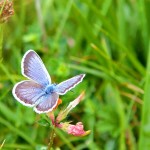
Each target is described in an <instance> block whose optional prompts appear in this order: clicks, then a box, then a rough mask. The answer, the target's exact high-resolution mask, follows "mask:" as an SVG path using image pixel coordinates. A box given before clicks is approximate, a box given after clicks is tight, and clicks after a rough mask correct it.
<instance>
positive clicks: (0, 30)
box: [0, 24, 3, 62]
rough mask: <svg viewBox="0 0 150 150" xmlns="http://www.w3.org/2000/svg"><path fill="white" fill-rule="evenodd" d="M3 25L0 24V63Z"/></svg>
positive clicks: (0, 59)
mask: <svg viewBox="0 0 150 150" xmlns="http://www.w3.org/2000/svg"><path fill="white" fill-rule="evenodd" d="M2 45H3V24H0V62H1V61H2Z"/></svg>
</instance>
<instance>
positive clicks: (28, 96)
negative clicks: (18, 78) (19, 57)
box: [12, 80, 43, 107]
mask: <svg viewBox="0 0 150 150" xmlns="http://www.w3.org/2000/svg"><path fill="white" fill-rule="evenodd" d="M42 89H43V87H42V85H40V84H37V83H36V82H33V81H29V80H26V81H22V82H19V83H17V84H16V85H15V86H14V88H13V90H12V93H13V96H14V97H15V98H16V100H17V101H19V102H20V103H21V104H23V105H25V106H29V107H33V106H34V105H35V104H36V103H37V102H38V100H39V98H40V97H41V96H42V95H43V91H42Z"/></svg>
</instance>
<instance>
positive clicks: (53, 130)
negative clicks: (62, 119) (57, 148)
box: [48, 126, 55, 150]
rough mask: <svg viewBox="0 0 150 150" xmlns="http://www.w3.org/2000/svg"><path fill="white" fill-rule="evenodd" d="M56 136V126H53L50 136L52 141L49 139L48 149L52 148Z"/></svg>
mask: <svg viewBox="0 0 150 150" xmlns="http://www.w3.org/2000/svg"><path fill="white" fill-rule="evenodd" d="M54 138H55V127H54V126H53V127H52V131H51V133H50V138H49V140H50V141H49V144H48V150H51V148H52V146H53V141H54Z"/></svg>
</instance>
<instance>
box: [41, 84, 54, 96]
mask: <svg viewBox="0 0 150 150" xmlns="http://www.w3.org/2000/svg"><path fill="white" fill-rule="evenodd" d="M55 90H56V84H49V85H47V86H46V88H45V90H44V91H45V93H46V94H52V93H54V92H55Z"/></svg>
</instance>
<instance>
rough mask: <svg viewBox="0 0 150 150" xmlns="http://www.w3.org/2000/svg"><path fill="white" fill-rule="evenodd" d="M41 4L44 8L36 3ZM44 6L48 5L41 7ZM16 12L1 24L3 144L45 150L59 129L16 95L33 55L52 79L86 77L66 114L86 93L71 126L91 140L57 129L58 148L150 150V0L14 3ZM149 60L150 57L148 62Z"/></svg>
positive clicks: (71, 94)
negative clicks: (48, 124) (52, 133)
mask: <svg viewBox="0 0 150 150" xmlns="http://www.w3.org/2000/svg"><path fill="white" fill-rule="evenodd" d="M35 2H36V3H35ZM39 6H40V7H39ZM14 10H15V14H14V15H13V16H12V17H11V18H10V19H9V21H8V22H6V23H3V24H0V144H2V143H3V142H4V140H5V142H4V145H3V149H37V150H38V149H41V148H42V147H45V146H47V145H48V141H49V135H50V130H51V128H49V127H45V126H42V125H40V124H39V123H38V120H40V118H42V117H43V115H38V114H36V113H35V112H33V110H32V109H31V108H27V107H25V106H22V105H21V104H20V103H18V102H17V101H16V100H15V99H14V97H13V96H12V93H11V90H12V88H13V86H14V84H15V83H16V82H18V81H21V80H24V79H25V78H24V77H23V76H22V75H21V66H20V63H21V59H22V57H23V55H24V53H25V52H26V51H27V50H28V49H34V50H35V51H36V52H37V53H38V54H39V55H40V57H41V58H42V60H43V62H44V64H45V66H46V68H47V70H48V72H49V73H50V75H51V78H52V81H53V82H55V83H59V82H61V81H63V80H65V79H68V78H69V77H72V76H74V75H77V74H80V73H86V77H85V79H84V80H83V82H82V83H81V84H79V85H78V86H77V87H76V88H75V89H73V92H68V93H67V94H66V95H64V96H61V99H62V100H63V103H62V105H60V106H59V108H58V111H59V110H60V109H62V108H64V107H65V106H67V104H69V102H70V101H72V100H73V99H74V98H76V97H77V96H78V95H79V94H80V93H81V92H82V91H83V90H85V98H84V101H82V102H81V103H80V104H79V105H78V106H77V107H76V108H75V109H74V110H73V111H72V112H71V113H70V115H69V116H68V118H67V119H66V120H67V121H73V123H74V124H75V123H76V122H79V121H82V122H83V124H84V125H85V130H91V133H90V134H89V135H87V136H86V137H73V136H71V135H67V134H66V133H65V132H63V131H61V130H56V137H55V140H54V148H61V149H65V150H67V149H77V150H81V149H90V150H93V149H96V150H137V149H139V150H148V149H149V147H150V145H149V141H150V133H149V132H150V127H149V126H150V125H149V116H150V112H149V110H150V103H149V93H150V87H149V85H150V83H149V76H150V75H149V70H150V65H149V63H150V52H149V51H150V46H149V45H150V43H149V42H150V39H149V37H150V36H149V27H150V22H149V14H150V11H149V10H150V5H149V1H144V0H137V1H133V0H130V1H126V0H118V1H113V0H105V1H99V0H95V1H91V0H83V1H79V0H76V1H73V0H68V1H65V0H61V1H50V0H47V1H38V0H35V1H31V0H26V1H23V0H20V1H18V2H17V1H14ZM147 57H148V58H147Z"/></svg>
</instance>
